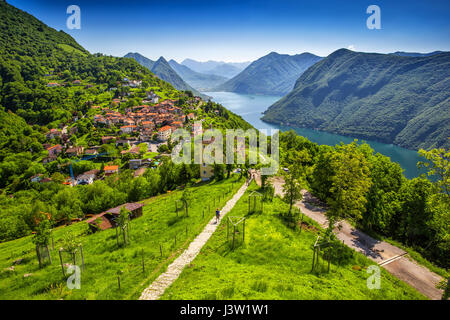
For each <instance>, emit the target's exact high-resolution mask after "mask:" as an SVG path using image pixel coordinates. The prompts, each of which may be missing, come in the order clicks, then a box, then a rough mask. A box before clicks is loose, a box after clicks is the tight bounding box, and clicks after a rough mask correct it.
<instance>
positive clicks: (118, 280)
mask: <svg viewBox="0 0 450 320" xmlns="http://www.w3.org/2000/svg"><path fill="white" fill-rule="evenodd" d="M117 282H118V283H119V290H120V276H117Z"/></svg>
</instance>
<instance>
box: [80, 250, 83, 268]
mask: <svg viewBox="0 0 450 320" xmlns="http://www.w3.org/2000/svg"><path fill="white" fill-rule="evenodd" d="M80 254H81V264H82V268H83V271H84V254H83V247H82V246H80Z"/></svg>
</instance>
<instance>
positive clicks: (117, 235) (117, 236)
mask: <svg viewBox="0 0 450 320" xmlns="http://www.w3.org/2000/svg"><path fill="white" fill-rule="evenodd" d="M115 229H116V240H117V247H119V233H118V230H117V226H116V228H115Z"/></svg>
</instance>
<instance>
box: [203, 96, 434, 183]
mask: <svg viewBox="0 0 450 320" xmlns="http://www.w3.org/2000/svg"><path fill="white" fill-rule="evenodd" d="M205 94H207V95H208V96H211V97H212V98H213V101H215V102H218V103H220V104H222V105H223V106H224V107H226V108H227V109H229V110H231V111H233V112H234V113H236V114H238V115H240V116H242V118H244V120H246V121H247V122H248V123H250V124H251V125H253V126H254V127H255V128H257V129H259V130H261V129H268V130H269V129H279V130H281V131H287V130H291V129H294V130H295V131H296V132H297V133H298V134H299V135H301V136H304V137H306V138H308V139H309V140H310V141H313V142H316V143H317V144H325V145H330V146H335V145H336V144H339V143H340V142H341V141H342V142H344V143H350V142H352V141H353V140H354V139H357V137H346V136H341V135H338V134H333V133H328V132H323V131H318V130H313V129H307V128H294V127H289V126H279V125H274V124H269V123H266V122H264V121H262V120H261V119H260V118H261V117H262V112H264V111H266V110H267V108H268V107H269V106H271V105H272V104H273V103H274V102H275V101H277V100H279V99H280V98H281V97H280V96H261V95H248V94H238V93H233V92H205ZM269 133H270V131H269ZM358 140H359V139H358ZM365 142H366V143H368V144H369V145H370V146H371V147H372V149H374V150H375V152H379V153H381V154H383V155H385V156H388V157H390V158H391V160H392V161H395V162H397V163H399V164H400V165H401V167H402V168H403V170H404V174H405V176H406V177H407V178H408V179H411V178H414V177H418V176H419V175H420V174H421V173H424V172H425V171H424V170H419V169H417V162H418V161H421V160H423V158H421V157H420V156H419V154H418V153H417V152H416V151H413V150H408V149H405V148H401V147H398V146H395V145H393V144H386V143H381V142H376V141H370V140H365Z"/></svg>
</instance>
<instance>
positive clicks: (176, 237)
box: [175, 235, 177, 246]
mask: <svg viewBox="0 0 450 320" xmlns="http://www.w3.org/2000/svg"><path fill="white" fill-rule="evenodd" d="M176 245H177V235H175V246H176Z"/></svg>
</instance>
